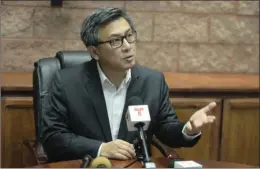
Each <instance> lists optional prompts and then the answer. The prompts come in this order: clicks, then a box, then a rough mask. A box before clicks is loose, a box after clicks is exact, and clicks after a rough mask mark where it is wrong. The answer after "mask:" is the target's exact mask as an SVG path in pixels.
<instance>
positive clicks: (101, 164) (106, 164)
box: [90, 157, 112, 168]
mask: <svg viewBox="0 0 260 169" xmlns="http://www.w3.org/2000/svg"><path fill="white" fill-rule="evenodd" d="M111 167H112V164H111V162H110V161H109V160H108V159H107V158H106V157H97V158H95V159H94V160H93V161H92V162H91V165H90V168H111Z"/></svg>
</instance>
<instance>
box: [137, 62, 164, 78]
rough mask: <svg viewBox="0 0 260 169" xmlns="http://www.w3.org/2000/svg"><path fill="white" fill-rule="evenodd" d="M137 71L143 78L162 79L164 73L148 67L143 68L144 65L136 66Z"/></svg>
mask: <svg viewBox="0 0 260 169" xmlns="http://www.w3.org/2000/svg"><path fill="white" fill-rule="evenodd" d="M136 69H137V70H138V74H139V75H140V76H141V77H143V78H155V79H157V78H162V76H163V73H162V72H160V71H158V70H154V69H151V68H149V67H146V66H142V65H136Z"/></svg>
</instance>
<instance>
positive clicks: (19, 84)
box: [1, 72, 259, 93]
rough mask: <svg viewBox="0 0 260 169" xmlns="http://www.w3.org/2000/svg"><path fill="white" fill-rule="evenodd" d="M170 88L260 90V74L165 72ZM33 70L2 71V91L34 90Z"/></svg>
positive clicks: (223, 90)
mask: <svg viewBox="0 0 260 169" xmlns="http://www.w3.org/2000/svg"><path fill="white" fill-rule="evenodd" d="M164 75H165V80H166V82H167V84H168V87H169V90H170V91H171V92H174V91H178V92H180V91H183V92H192V91H196V92H236V91H239V92H245V93H248V92H259V74H258V75H249V74H212V73H199V74H198V73H194V74H192V73H174V72H164ZM32 87H33V86H32V72H3V73H1V90H2V91H32Z"/></svg>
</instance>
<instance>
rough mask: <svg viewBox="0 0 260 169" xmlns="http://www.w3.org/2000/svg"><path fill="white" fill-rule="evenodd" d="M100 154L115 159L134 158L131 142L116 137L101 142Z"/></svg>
mask: <svg viewBox="0 0 260 169" xmlns="http://www.w3.org/2000/svg"><path fill="white" fill-rule="evenodd" d="M100 156H103V157H107V158H111V159H117V160H129V159H133V158H135V156H136V155H135V149H134V146H133V145H132V144H130V143H128V142H126V141H123V140H119V139H117V140H114V141H110V142H107V143H103V145H102V147H101V151H100Z"/></svg>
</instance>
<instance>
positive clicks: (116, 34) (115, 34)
mask: <svg viewBox="0 0 260 169" xmlns="http://www.w3.org/2000/svg"><path fill="white" fill-rule="evenodd" d="M130 30H131V28H129V29H127V30H126V31H125V33H124V34H126V33H127V32H129V31H130ZM113 36H122V34H120V33H114V34H111V35H110V36H109V37H108V38H110V37H113Z"/></svg>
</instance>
